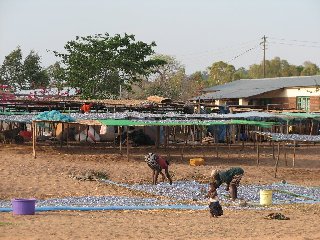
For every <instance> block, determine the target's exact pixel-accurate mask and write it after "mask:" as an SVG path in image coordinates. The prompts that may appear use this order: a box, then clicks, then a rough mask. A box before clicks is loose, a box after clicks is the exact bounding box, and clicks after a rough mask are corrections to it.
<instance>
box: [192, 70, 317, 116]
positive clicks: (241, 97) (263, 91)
mask: <svg viewBox="0 0 320 240" xmlns="http://www.w3.org/2000/svg"><path fill="white" fill-rule="evenodd" d="M192 100H193V101H197V102H205V103H212V104H214V105H240V106H260V107H264V108H265V109H268V108H269V109H270V108H271V107H272V106H279V107H280V106H281V108H286V109H296V110H302V111H306V112H315V111H320V75H316V76H303V77H280V78H263V79H240V80H236V81H233V82H230V83H227V84H224V85H218V86H213V87H210V88H206V89H204V90H203V94H202V95H200V96H198V97H194V98H192Z"/></svg>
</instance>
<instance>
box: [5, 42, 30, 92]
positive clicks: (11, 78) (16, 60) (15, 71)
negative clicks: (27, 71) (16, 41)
mask: <svg viewBox="0 0 320 240" xmlns="http://www.w3.org/2000/svg"><path fill="white" fill-rule="evenodd" d="M0 76H1V84H6V85H10V86H11V87H13V88H17V87H20V88H22V87H23V86H24V79H23V64H22V51H21V48H20V47H17V48H16V49H15V50H13V51H12V52H11V53H10V54H9V55H7V56H6V57H5V59H4V61H3V64H2V65H1V68H0Z"/></svg>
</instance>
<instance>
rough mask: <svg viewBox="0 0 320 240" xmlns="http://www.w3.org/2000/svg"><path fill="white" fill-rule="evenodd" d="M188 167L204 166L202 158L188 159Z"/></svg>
mask: <svg viewBox="0 0 320 240" xmlns="http://www.w3.org/2000/svg"><path fill="white" fill-rule="evenodd" d="M190 165H191V166H200V165H204V159H203V158H191V159H190Z"/></svg>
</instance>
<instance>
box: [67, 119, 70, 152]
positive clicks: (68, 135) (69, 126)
mask: <svg viewBox="0 0 320 240" xmlns="http://www.w3.org/2000/svg"><path fill="white" fill-rule="evenodd" d="M69 127H70V126H69V123H67V147H69V141H68V140H69Z"/></svg>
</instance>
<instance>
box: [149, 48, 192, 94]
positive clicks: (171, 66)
mask: <svg viewBox="0 0 320 240" xmlns="http://www.w3.org/2000/svg"><path fill="white" fill-rule="evenodd" d="M153 59H158V60H159V61H163V62H166V64H164V65H161V66H157V67H155V68H154V69H153V70H154V74H153V75H152V76H150V78H149V84H147V86H146V89H145V96H150V95H158V96H163V97H167V98H171V99H174V100H178V99H181V95H182V88H183V84H184V80H185V78H186V74H185V69H184V66H183V65H181V63H180V62H179V61H177V60H176V59H175V58H174V57H172V56H168V55H160V54H159V55H155V56H154V57H153Z"/></svg>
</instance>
